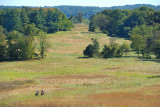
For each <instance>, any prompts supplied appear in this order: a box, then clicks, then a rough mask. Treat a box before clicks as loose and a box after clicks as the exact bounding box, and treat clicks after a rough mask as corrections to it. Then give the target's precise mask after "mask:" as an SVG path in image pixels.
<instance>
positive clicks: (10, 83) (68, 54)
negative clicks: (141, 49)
mask: <svg viewBox="0 0 160 107" xmlns="http://www.w3.org/2000/svg"><path fill="white" fill-rule="evenodd" d="M91 38H97V39H98V41H99V42H100V45H101V48H102V47H103V45H104V44H108V43H109V41H110V39H111V38H112V37H108V36H106V35H105V34H101V33H91V32H88V30H87V26H86V25H83V24H79V25H75V28H73V29H72V31H65V32H58V33H55V34H48V41H49V43H50V49H49V50H48V53H47V57H46V58H45V59H39V60H30V61H15V62H1V63H0V87H1V89H3V92H2V93H0V106H11V107H13V106H17V107H18V106H19V107H21V106H22V105H24V106H35V107H36V106H37V107H39V106H53V105H54V106H55V107H56V106H64V107H66V106H96V107H99V106H123V105H124V106H128V104H129V102H131V101H132V100H133V99H134V102H136V101H137V103H131V106H132V105H133V106H138V104H139V105H140V106H143V104H144V100H145V101H146V102H148V103H147V104H148V106H149V105H150V104H152V105H155V106H157V105H158V104H159V103H157V102H156V101H158V100H156V98H159V95H160V92H159V91H158V90H159V89H160V87H159V86H156V88H150V87H152V86H153V85H155V84H160V82H159V81H160V66H159V61H154V60H148V61H146V60H144V59H139V58H137V55H136V54H135V53H134V52H130V53H128V57H122V58H111V59H101V58H83V57H84V56H83V50H84V49H85V47H86V46H87V45H88V44H89V43H91V40H90V39H91ZM114 39H115V40H116V42H117V43H119V44H122V43H123V42H124V41H127V42H130V41H128V40H125V39H123V38H117V37H114ZM28 81H30V82H28ZM146 87H149V88H146ZM5 88H7V89H8V90H4V89H5ZM37 89H38V90H42V89H43V90H44V91H45V95H44V96H38V97H35V96H34V93H35V92H36V90H37ZM141 89H143V90H145V91H141ZM149 90H152V92H151V91H149ZM140 91H141V94H139V93H140ZM116 93H118V94H116ZM132 93H134V94H132ZM147 93H150V98H153V100H151V99H150V98H149V96H146V95H145V94H147ZM155 93H156V94H155ZM113 95H114V96H113ZM123 95H124V96H126V97H122V96H123ZM127 96H130V97H129V98H128V99H126V98H127ZM154 96H155V97H154ZM96 97H97V98H99V100H97V99H95V98H96ZM139 98H142V99H143V101H142V100H140V102H138V100H139ZM147 98H149V99H147ZM87 99H88V100H87ZM106 99H107V100H108V101H107V100H106ZM109 99H110V100H109ZM121 99H124V100H123V101H122V100H121ZM125 100H126V101H128V103H125ZM109 101H110V102H109ZM120 102H123V103H122V105H121V104H120ZM149 103H150V104H149ZM136 104H137V105H136ZM144 106H146V104H144Z"/></svg>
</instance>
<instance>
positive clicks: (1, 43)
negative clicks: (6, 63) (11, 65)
mask: <svg viewBox="0 0 160 107" xmlns="http://www.w3.org/2000/svg"><path fill="white" fill-rule="evenodd" d="M3 32H4V29H3V27H2V26H0V61H1V60H4V59H5V56H6V36H5V34H4V33H3Z"/></svg>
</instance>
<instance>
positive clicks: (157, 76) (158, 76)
mask: <svg viewBox="0 0 160 107" xmlns="http://www.w3.org/2000/svg"><path fill="white" fill-rule="evenodd" d="M147 78H160V75H155V76H150V77H147Z"/></svg>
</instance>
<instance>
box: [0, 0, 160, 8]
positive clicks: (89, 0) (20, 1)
mask: <svg viewBox="0 0 160 107" xmlns="http://www.w3.org/2000/svg"><path fill="white" fill-rule="evenodd" d="M131 4H152V5H160V0H0V5H4V6H59V5H74V6H99V7H111V6H123V5H131Z"/></svg>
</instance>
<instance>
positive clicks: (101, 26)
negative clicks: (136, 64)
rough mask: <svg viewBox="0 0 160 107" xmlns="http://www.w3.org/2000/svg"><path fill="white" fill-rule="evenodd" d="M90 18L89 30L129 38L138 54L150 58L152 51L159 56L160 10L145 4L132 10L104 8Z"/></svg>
mask: <svg viewBox="0 0 160 107" xmlns="http://www.w3.org/2000/svg"><path fill="white" fill-rule="evenodd" d="M90 19H91V20H90V25H89V31H92V32H95V31H97V30H98V31H99V30H100V31H101V32H103V33H106V34H108V35H109V36H118V37H123V38H129V39H130V40H131V41H132V44H131V47H132V48H133V49H134V50H135V51H136V52H137V53H138V56H139V54H140V53H141V54H142V55H143V57H147V58H150V57H151V56H150V54H151V52H154V53H155V55H156V56H157V58H160V11H156V10H154V9H152V8H150V7H145V6H143V7H140V8H136V9H134V10H119V9H115V10H109V9H106V10H104V11H102V12H100V13H97V14H96V15H93V16H92V17H91V18H90ZM109 47H110V46H109ZM105 48H108V47H107V46H105ZM112 48H114V49H115V48H116V47H112ZM107 51H108V50H107ZM102 53H104V52H102ZM113 53H114V52H113Z"/></svg>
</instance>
